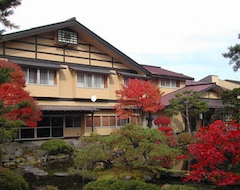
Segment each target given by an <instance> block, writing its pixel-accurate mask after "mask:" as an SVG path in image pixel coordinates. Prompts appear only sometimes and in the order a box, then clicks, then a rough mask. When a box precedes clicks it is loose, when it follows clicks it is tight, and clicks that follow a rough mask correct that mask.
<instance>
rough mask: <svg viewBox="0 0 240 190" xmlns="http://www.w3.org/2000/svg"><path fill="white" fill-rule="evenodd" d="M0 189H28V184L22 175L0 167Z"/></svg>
mask: <svg viewBox="0 0 240 190" xmlns="http://www.w3.org/2000/svg"><path fill="white" fill-rule="evenodd" d="M0 189H4V190H29V186H28V183H27V182H26V181H25V179H24V178H23V177H22V176H20V175H18V174H16V173H15V172H13V171H11V170H9V169H7V168H3V167H0Z"/></svg>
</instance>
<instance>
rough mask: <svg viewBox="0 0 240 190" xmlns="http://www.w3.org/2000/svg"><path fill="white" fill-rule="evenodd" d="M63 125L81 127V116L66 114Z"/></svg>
mask: <svg viewBox="0 0 240 190" xmlns="http://www.w3.org/2000/svg"><path fill="white" fill-rule="evenodd" d="M65 127H67V128H70V127H81V117H77V116H76V117H73V116H67V117H66V119H65Z"/></svg>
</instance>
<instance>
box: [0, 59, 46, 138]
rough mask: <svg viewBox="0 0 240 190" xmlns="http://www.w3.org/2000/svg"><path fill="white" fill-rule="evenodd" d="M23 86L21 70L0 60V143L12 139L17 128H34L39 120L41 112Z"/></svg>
mask: <svg viewBox="0 0 240 190" xmlns="http://www.w3.org/2000/svg"><path fill="white" fill-rule="evenodd" d="M24 86H25V80H24V73H23V72H22V70H21V68H20V67H19V66H17V65H15V64H13V63H11V62H8V61H4V60H0V141H2V140H8V139H12V138H13V137H14V136H15V134H16V132H17V129H18V127H20V126H24V125H25V126H29V127H35V126H36V125H37V121H39V120H40V117H41V111H40V109H39V108H38V106H37V104H36V102H35V100H34V99H33V98H32V97H31V96H30V95H29V93H28V92H27V91H25V90H24V88H23V87H24Z"/></svg>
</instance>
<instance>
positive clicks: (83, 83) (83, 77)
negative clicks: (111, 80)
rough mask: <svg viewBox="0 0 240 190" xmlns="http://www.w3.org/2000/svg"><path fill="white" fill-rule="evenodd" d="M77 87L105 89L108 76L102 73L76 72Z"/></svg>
mask: <svg viewBox="0 0 240 190" xmlns="http://www.w3.org/2000/svg"><path fill="white" fill-rule="evenodd" d="M77 87H78V88H95V89H107V88H108V76H107V75H103V74H95V73H83V72H77Z"/></svg>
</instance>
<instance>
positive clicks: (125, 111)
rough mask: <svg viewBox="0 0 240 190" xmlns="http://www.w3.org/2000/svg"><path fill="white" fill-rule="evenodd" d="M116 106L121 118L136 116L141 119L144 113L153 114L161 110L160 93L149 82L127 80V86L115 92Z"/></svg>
mask: <svg viewBox="0 0 240 190" xmlns="http://www.w3.org/2000/svg"><path fill="white" fill-rule="evenodd" d="M115 93H116V95H117V98H118V104H117V105H116V112H117V114H119V115H120V117H121V118H124V117H128V116H131V115H132V114H138V115H140V116H141V118H142V119H143V116H144V114H145V113H149V112H150V113H155V112H157V111H158V110H162V109H163V105H162V104H161V98H162V94H163V93H162V92H160V90H159V88H158V87H157V86H156V85H154V84H152V83H151V82H150V81H144V80H139V79H129V81H128V83H127V85H126V86H125V85H122V89H121V90H116V92H115Z"/></svg>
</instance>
